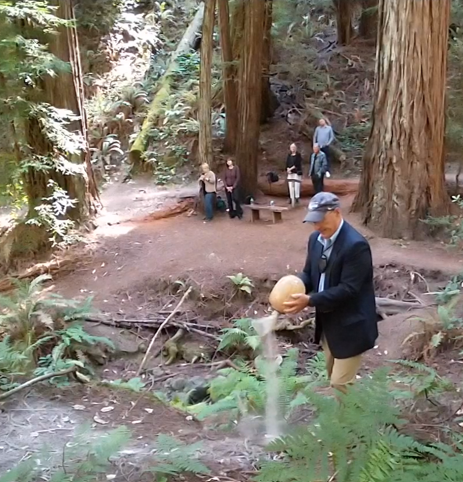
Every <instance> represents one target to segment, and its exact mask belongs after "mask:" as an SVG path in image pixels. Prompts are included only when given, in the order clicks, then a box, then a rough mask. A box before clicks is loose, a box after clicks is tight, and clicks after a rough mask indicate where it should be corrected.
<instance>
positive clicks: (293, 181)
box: [286, 143, 302, 205]
mask: <svg viewBox="0 0 463 482" xmlns="http://www.w3.org/2000/svg"><path fill="white" fill-rule="evenodd" d="M286 172H287V179H288V188H289V203H290V204H293V205H294V204H299V198H300V197H301V182H302V156H301V154H300V153H299V152H298V151H297V146H296V144H294V143H293V144H291V145H290V146H289V154H288V157H287V158H286Z"/></svg>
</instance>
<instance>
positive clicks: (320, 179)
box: [309, 144, 328, 194]
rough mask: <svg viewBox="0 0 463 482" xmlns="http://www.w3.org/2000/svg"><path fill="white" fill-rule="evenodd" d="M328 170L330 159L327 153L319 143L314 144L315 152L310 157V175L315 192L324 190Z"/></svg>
mask: <svg viewBox="0 0 463 482" xmlns="http://www.w3.org/2000/svg"><path fill="white" fill-rule="evenodd" d="M327 172H328V161H327V160H326V155H325V153H324V152H323V151H321V150H320V146H319V145H318V144H314V146H313V154H312V156H311V157H310V167H309V177H310V178H311V179H312V184H313V188H314V191H315V194H318V193H319V192H322V191H323V189H324V187H325V186H324V179H325V175H326V173H327Z"/></svg>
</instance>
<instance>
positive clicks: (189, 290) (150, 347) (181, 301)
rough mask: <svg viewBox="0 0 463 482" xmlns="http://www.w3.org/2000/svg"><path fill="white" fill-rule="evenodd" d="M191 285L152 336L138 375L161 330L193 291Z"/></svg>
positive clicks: (138, 373)
mask: <svg viewBox="0 0 463 482" xmlns="http://www.w3.org/2000/svg"><path fill="white" fill-rule="evenodd" d="M191 289H192V288H191V286H190V287H189V288H188V289H187V291H186V292H185V294H184V295H183V296H182V299H181V300H180V301H179V302H178V304H177V306H176V307H175V308H174V309H173V311H172V313H171V314H170V315H169V316H168V317H167V318H166V319H165V320H164V321H163V322H162V323H161V326H160V327H159V328H158V330H157V331H156V333H155V334H154V336H153V338H151V341H150V344H149V346H148V349H147V350H146V353H145V356H144V357H143V360H142V361H141V363H140V367H139V369H138V371H137V376H139V375H140V373H141V371H142V370H143V368H144V366H145V364H146V361H147V360H148V357H149V354H150V352H151V350H152V349H153V345H154V342H155V341H156V339H157V338H158V336H159V334H160V333H161V330H162V329H163V328H164V327H165V326H166V325H167V323H169V321H170V320H171V318H173V317H174V315H175V313H177V311H178V310H179V308H180V307H181V306H182V304H183V302H184V301H185V300H186V299H187V297H188V295H189V294H190V293H191Z"/></svg>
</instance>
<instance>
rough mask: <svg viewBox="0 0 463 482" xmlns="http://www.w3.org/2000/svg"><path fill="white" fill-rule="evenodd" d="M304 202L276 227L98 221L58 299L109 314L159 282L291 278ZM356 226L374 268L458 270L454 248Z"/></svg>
mask: <svg viewBox="0 0 463 482" xmlns="http://www.w3.org/2000/svg"><path fill="white" fill-rule="evenodd" d="M351 200H352V199H351V198H344V199H343V200H342V203H343V210H344V214H345V216H346V219H347V220H348V221H349V222H351V223H352V224H353V225H354V226H356V227H359V221H358V218H357V216H355V215H351V214H348V210H349V206H350V203H351ZM265 201H266V202H268V200H265ZM276 203H277V204H278V203H282V200H276ZM121 204H122V201H121ZM303 204H304V205H306V204H307V201H304V202H303ZM122 205H123V204H122ZM304 205H302V206H301V207H299V208H296V209H294V210H290V211H288V212H286V213H284V215H283V218H284V222H283V223H282V224H277V225H274V224H271V222H270V221H265V220H264V221H261V222H259V223H255V224H253V223H250V222H249V213H246V216H245V218H244V219H243V220H242V221H240V220H237V219H233V220H232V219H229V218H228V217H227V216H226V215H219V216H217V217H216V219H214V221H213V222H212V223H209V224H204V223H203V222H202V218H201V217H200V216H193V217H190V218H188V217H187V216H186V215H181V216H178V217H176V218H172V219H166V220H161V221H154V222H143V223H139V222H136V221H134V222H125V223H121V224H118V225H112V226H109V225H107V224H103V223H101V222H100V223H99V224H100V227H99V228H98V229H97V230H96V231H95V233H94V235H93V240H94V242H95V243H97V249H96V252H95V256H94V260H93V262H92V264H91V265H89V266H87V267H85V268H83V269H82V270H81V271H79V272H74V273H72V274H70V275H68V276H66V277H63V278H61V279H60V280H58V282H57V286H58V288H59V290H60V291H61V292H62V293H63V294H65V295H66V296H76V295H77V294H79V292H80V291H81V290H85V293H87V294H88V293H90V294H93V295H94V296H95V302H96V304H97V306H98V307H99V308H102V309H105V310H108V311H111V310H114V311H117V309H119V308H120V300H119V295H120V293H121V292H126V293H127V296H129V295H130V293H131V292H134V291H136V290H138V289H139V288H140V287H143V286H144V285H146V284H147V283H150V282H151V283H152V282H153V281H157V280H160V279H166V280H167V279H170V280H172V281H175V280H177V279H185V278H192V279H193V280H194V281H196V282H197V284H199V285H201V286H203V287H204V290H207V289H212V288H214V286H215V287H217V286H219V285H222V284H223V283H225V282H226V276H227V275H232V274H236V273H238V272H243V273H245V274H246V275H247V276H250V277H251V278H255V279H263V278H266V277H274V276H282V275H283V274H286V273H291V272H292V273H294V272H295V271H298V270H300V269H301V268H302V266H303V264H304V260H305V256H306V245H307V239H308V236H309V235H310V232H311V227H310V226H308V225H306V224H303V223H302V219H303V216H304V210H305V207H304ZM114 211H115V210H114ZM264 216H265V214H264ZM359 229H360V230H361V231H362V232H363V233H364V234H365V235H367V236H368V237H369V238H370V243H371V246H372V250H373V257H374V263H375V265H377V266H380V265H384V264H397V265H404V266H410V267H412V268H413V269H416V270H417V271H420V270H425V271H426V272H429V271H434V270H435V271H442V272H444V273H448V275H449V277H450V276H451V275H452V274H456V273H458V272H460V271H462V270H463V256H462V255H461V253H460V252H458V251H456V250H449V249H447V248H445V247H444V246H440V245H436V243H431V242H405V241H393V240H387V239H381V238H376V237H374V236H372V235H371V233H369V232H368V231H367V230H365V229H363V228H362V227H359Z"/></svg>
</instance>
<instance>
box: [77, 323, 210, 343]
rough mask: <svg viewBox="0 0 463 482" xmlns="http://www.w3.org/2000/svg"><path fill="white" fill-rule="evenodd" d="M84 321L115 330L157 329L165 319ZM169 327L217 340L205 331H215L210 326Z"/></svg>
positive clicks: (184, 325) (175, 324)
mask: <svg viewBox="0 0 463 482" xmlns="http://www.w3.org/2000/svg"><path fill="white" fill-rule="evenodd" d="M85 321H87V322H89V323H101V324H102V325H106V326H112V327H116V328H133V327H134V326H137V325H138V326H143V327H146V328H158V327H159V326H161V325H162V323H164V321H165V318H160V319H154V320H105V319H102V318H86V319H85ZM170 326H172V327H173V328H183V329H185V330H186V331H189V332H191V333H197V334H198V335H201V336H205V337H206V338H211V339H212V340H218V339H219V337H218V336H216V335H213V334H212V333H208V331H207V330H210V329H213V330H217V327H215V326H210V325H201V324H199V323H191V322H188V321H171V322H170Z"/></svg>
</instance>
